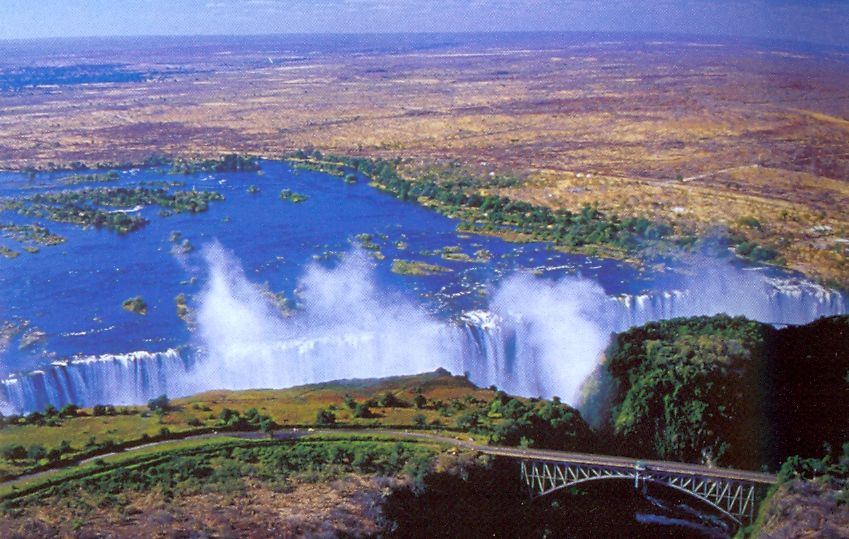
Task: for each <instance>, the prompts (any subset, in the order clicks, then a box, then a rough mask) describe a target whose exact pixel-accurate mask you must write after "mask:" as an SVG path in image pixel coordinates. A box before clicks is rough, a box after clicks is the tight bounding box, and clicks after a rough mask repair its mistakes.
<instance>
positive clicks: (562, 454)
mask: <svg viewBox="0 0 849 539" xmlns="http://www.w3.org/2000/svg"><path fill="white" fill-rule="evenodd" d="M318 434H320V435H343V436H357V435H360V436H389V437H391V438H396V439H408V440H422V441H429V442H434V443H439V444H444V445H450V446H454V447H459V448H463V449H470V450H473V451H478V452H480V453H484V454H486V455H493V456H498V457H508V458H515V459H529V460H537V461H547V462H568V463H573V464H590V465H596V466H607V467H611V468H620V469H629V470H633V469H634V468H636V467H637V466H640V467H644V468H645V469H647V470H657V471H660V472H669V473H676V474H681V475H692V476H694V477H712V478H717V479H730V480H736V481H748V482H751V483H759V484H773V483H775V482H776V476H775V475H773V474H766V473H759V472H750V471H746V470H735V469H732V468H712V467H709V466H700V465H697V464H683V463H678V462H669V461H659V460H638V459H632V458H628V457H616V456H610V455H597V454H594V453H574V452H570V451H555V450H552V449H524V448H519V447H506V446H498V445H481V444H478V443H475V442H474V440H473V439H472V438H469V437H468V436H463V435H462V434H459V435H456V436H454V437H450V436H443V435H438V434H430V433H427V432H415V431H402V430H385V429H344V428H340V429H308V428H300V429H298V428H295V429H285V430H276V431H274V432H273V433H271V438H273V439H276V440H295V439H300V438H304V437H308V436H314V435H318ZM224 437H229V438H243V439H261V438H266V435H263V434H261V433H259V432H256V431H251V432H227V431H222V432H213V433H205V434H198V435H195V436H187V437H185V438H180V439H179V440H200V439H211V438H224ZM172 441H175V440H166V441H162V442H153V443H146V444H141V445H137V446H134V447H130V448H127V449H124V450H123V451H122V453H131V452H133V451H138V450H140V449H144V448H149V447H153V446H158V445H165V444H168V443H170V442H172ZM114 454H116V453H108V454H105V455H98V456H96V457H91V458H89V459H85V460H82V461H79V462H76V463H73V464H71V465H72V466H73V465H79V464H85V463H87V462H90V461H94V460H97V459H101V458H103V457H108V456H110V455H114ZM67 468H68V466H66V467H63V468H56V469H52V470H46V471H42V472H37V473H33V474H28V475H22V476H19V477H16V478H15V479H11V480H9V481H5V482H2V483H0V485H2V486H11V485H17V484H20V483H23V482H25V481H29V480H31V479H35V478H39V477H47V476H49V475H51V474H53V473H55V472H57V471H59V470H64V469H67Z"/></svg>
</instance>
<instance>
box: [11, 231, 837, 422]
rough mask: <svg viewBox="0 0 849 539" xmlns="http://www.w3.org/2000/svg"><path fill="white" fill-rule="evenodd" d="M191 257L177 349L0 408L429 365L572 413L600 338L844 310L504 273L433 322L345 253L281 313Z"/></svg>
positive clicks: (721, 280)
mask: <svg viewBox="0 0 849 539" xmlns="http://www.w3.org/2000/svg"><path fill="white" fill-rule="evenodd" d="M204 258H205V261H206V264H207V266H208V279H207V282H206V286H205V288H204V290H203V292H202V293H201V294H200V297H199V308H198V309H197V312H196V313H195V314H196V320H197V327H198V330H197V332H196V334H195V335H196V340H195V342H193V343H191V345H190V346H187V347H186V349H185V350H180V351H178V350H177V349H169V350H167V351H165V352H158V353H155V352H144V351H140V352H133V353H129V354H114V355H113V354H107V355H99V356H89V357H78V358H75V359H72V360H69V361H63V362H54V363H53V364H52V365H50V366H49V367H47V368H44V369H42V370H39V371H33V372H30V373H27V374H22V375H16V376H13V377H10V378H8V379H6V380H4V381H3V382H2V383H0V399H2V401H4V403H5V404H4V405H3V411H4V413H10V412H22V411H29V410H34V409H41V408H43V407H44V406H45V405H46V404H48V403H51V404H54V405H56V406H61V405H62V404H65V403H68V402H74V403H76V404H79V405H83V406H91V405H93V404H98V403H111V404H131V403H143V402H145V401H147V400H148V399H150V398H153V397H155V396H157V395H160V394H162V393H166V394H168V395H169V396H172V397H176V396H180V395H187V394H191V393H195V392H199V391H204V390H209V389H246V388H273V387H287V386H292V385H297V384H304V383H312V382H320V381H327V380H333V379H341V378H369V377H380V376H390V375H398V374H409V373H418V372H425V371H432V370H434V369H436V368H437V367H444V368H447V369H449V370H451V371H453V372H456V373H462V372H468V373H469V376H470V378H471V380H472V381H473V382H475V383H477V384H479V385H482V386H489V385H493V384H494V385H497V386H498V387H499V388H502V389H504V390H506V391H508V392H510V393H515V394H520V395H526V396H545V397H550V396H552V395H558V396H560V397H562V398H563V399H564V400H565V401H566V402H569V403H572V404H574V403H576V402H577V401H578V400H579V388H580V387H581V385H582V383H583V382H584V380H586V378H587V377H588V376H589V375H590V374H591V373H592V372H593V370H594V369H595V367H596V366H597V364H598V361H599V358H600V356H601V354H602V353H603V350H604V348H605V347H606V345H607V343H608V342H609V337H610V334H611V333H613V332H616V331H621V330H624V329H626V328H628V327H631V326H634V325H640V324H644V323H646V322H648V321H652V320H658V319H666V318H673V317H679V316H693V315H703V314H704V315H710V314H717V313H722V312H724V313H728V314H731V315H744V316H747V317H749V318H752V319H757V320H761V321H766V322H771V323H777V324H795V323H806V322H809V321H811V320H813V319H816V318H818V317H820V316H824V315H831V314H842V313H845V312H846V300H845V298H844V297H843V296H842V295H841V294H839V293H837V292H834V291H832V290H828V289H826V288H823V287H821V286H818V285H815V284H813V283H809V282H806V281H801V280H794V279H791V278H781V279H776V278H769V277H767V276H765V275H764V274H761V273H758V272H743V271H740V270H738V269H734V268H729V267H722V266H720V267H716V268H712V269H710V270H709V271H704V272H702V274H701V275H700V276H699V277H698V278H696V277H694V278H693V279H692V280H691V281H690V282H688V283H684V284H685V287H683V288H674V289H670V290H661V291H654V292H649V293H645V294H637V295H623V294H619V295H609V294H607V293H605V291H604V290H603V289H602V287H601V286H600V285H599V284H598V283H596V282H595V281H592V280H589V279H585V278H580V277H565V278H562V279H560V280H550V279H544V278H541V277H535V276H532V275H530V274H516V275H513V276H511V277H508V278H506V279H504V280H503V281H502V282H501V283H500V284H499V285H497V287H496V288H495V290H494V291H493V293H492V294H491V297H490V300H489V306H488V308H487V309H476V310H470V311H467V312H464V313H461V314H459V315H458V316H456V317H455V318H454V319H453V320H450V321H446V320H442V319H437V318H436V317H434V316H433V315H430V314H428V313H426V312H425V311H424V310H423V309H422V308H421V307H420V306H419V305H417V304H415V303H413V302H412V301H411V300H409V299H407V298H405V297H402V296H399V295H393V294H392V293H390V292H387V291H386V290H383V289H381V288H380V287H379V286H378V284H377V281H376V279H375V276H374V270H373V268H372V266H371V264H370V262H369V259H368V257H366V256H365V255H364V254H363V253H361V252H359V251H354V252H352V253H349V254H348V255H346V256H344V257H343V258H342V260H341V262H340V263H339V264H338V265H337V266H335V267H334V268H326V267H323V266H321V265H318V264H311V265H309V266H308V267H307V268H306V270H305V273H304V275H303V277H302V278H301V280H300V282H299V285H298V292H299V297H298V299H299V309H298V310H297V311H296V313H295V314H294V315H293V316H284V315H283V314H281V313H280V312H279V311H277V309H276V308H275V307H274V305H273V303H272V302H271V301H270V300H269V294H268V291H267V289H266V288H264V287H262V286H259V285H256V284H254V283H252V282H251V281H250V280H248V279H247V277H246V276H245V273H244V271H243V270H242V268H241V266H240V264H239V261H238V260H236V259H235V258H234V257H233V256H232V255H231V254H230V253H229V252H227V251H226V250H225V249H223V248H222V247H221V246H219V245H217V244H213V245H211V246H208V247H207V248H206V249H205V253H204Z"/></svg>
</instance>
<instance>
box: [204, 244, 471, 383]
mask: <svg viewBox="0 0 849 539" xmlns="http://www.w3.org/2000/svg"><path fill="white" fill-rule="evenodd" d="M204 256H205V258H206V260H207V263H208V264H209V281H208V284H207V287H206V289H205V290H204V291H203V293H202V294H201V297H200V307H199V309H198V313H197V320H198V327H199V336H200V338H201V340H202V342H203V348H204V350H205V352H204V356H205V357H204V358H203V359H202V361H201V362H200V363H201V365H200V366H199V367H198V371H197V376H196V378H197V383H198V384H199V385H201V386H203V387H205V388H212V387H226V388H232V389H238V388H251V387H286V386H292V385H297V384H303V383H310V382H319V381H326V380H334V379H340V378H369V377H379V376H389V375H397V374H405V373H416V372H425V371H431V370H434V369H436V368H437V367H439V366H444V367H446V368H455V369H456V367H457V365H456V358H457V357H458V354H457V351H456V350H457V343H456V340H455V334H454V333H453V332H452V331H450V329H449V328H447V327H446V326H445V325H444V324H441V323H439V322H437V321H436V320H434V319H432V318H431V317H429V316H428V315H427V314H425V313H424V312H423V311H421V310H420V309H418V308H416V307H415V306H413V305H412V304H410V303H409V302H407V301H406V300H404V299H403V298H400V297H389V296H387V294H386V293H385V292H384V291H381V290H378V289H377V287H376V285H375V283H374V280H373V275H372V269H371V267H370V265H369V262H368V260H367V258H366V257H365V256H364V255H362V253H359V252H354V253H351V254H348V255H347V256H345V257H344V258H343V260H342V261H341V262H340V263H339V265H338V266H337V267H335V268H332V269H328V268H324V267H321V266H320V265H317V264H313V265H311V266H309V267H308V268H307V269H306V272H305V275H304V277H303V278H302V279H301V281H300V283H299V286H298V288H299V290H300V292H301V293H300V299H301V306H302V308H301V309H299V310H298V311H297V312H296V314H295V315H294V316H292V317H283V316H281V315H280V314H279V313H278V312H277V311H276V310H275V309H274V308H273V307H272V306H271V305H270V303H269V302H268V301H267V296H266V295H265V294H264V293H263V291H262V289H261V288H260V287H259V286H257V285H254V284H253V283H251V282H249V281H248V280H247V279H246V277H245V275H244V272H243V271H242V269H241V267H240V266H239V264H238V262H237V261H236V260H235V259H234V258H233V257H232V255H230V254H229V253H228V252H227V251H225V250H224V249H223V248H222V247H221V246H220V245H217V244H216V245H212V246H209V247H207V248H206V250H205V253H204Z"/></svg>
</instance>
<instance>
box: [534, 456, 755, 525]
mask: <svg viewBox="0 0 849 539" xmlns="http://www.w3.org/2000/svg"><path fill="white" fill-rule="evenodd" d="M521 478H522V481H523V482H524V483H525V485H526V486H527V487H528V490H529V492H530V494H531V496H532V497H539V496H545V495H546V494H550V493H552V492H555V491H557V490H561V489H564V488H569V487H573V486H577V485H580V484H583V483H588V482H591V481H601V480H606V479H624V480H632V481H633V482H634V487H635V488H639V487H640V485H641V484H642V485H645V484H646V483H656V484H660V485H664V486H666V487H669V488H672V489H675V490H678V491H681V492H684V493H686V494H689V495H690V496H693V497H695V498H698V499H700V500H702V501H703V502H705V503H707V504H708V505H710V506H712V507H714V508H715V509H717V510H718V511H720V512H721V513H723V514H724V515H726V516H728V517H729V518H731V519H732V520H733V521H734V522H736V523H737V524H739V525H741V526H742V525H747V524H750V523H751V522H753V520H754V516H755V506H756V504H757V502H758V501H759V498H760V496H759V494H760V492H761V490H762V489H761V487H760V486H759V485H758V484H756V483H752V482H748V481H742V480H737V479H725V478H720V477H708V476H706V475H697V474H682V473H675V472H664V471H659V470H654V469H641V468H640V467H637V466H633V467H632V466H607V465H599V464H584V463H568V462H548V461H536V460H523V461H522V462H521Z"/></svg>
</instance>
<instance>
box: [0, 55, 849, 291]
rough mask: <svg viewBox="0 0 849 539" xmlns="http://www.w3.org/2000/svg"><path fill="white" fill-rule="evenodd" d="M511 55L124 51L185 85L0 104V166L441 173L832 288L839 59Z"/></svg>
mask: <svg viewBox="0 0 849 539" xmlns="http://www.w3.org/2000/svg"><path fill="white" fill-rule="evenodd" d="M527 41H528V42H519V41H517V42H516V43H505V44H504V45H503V46H495V47H493V46H487V47H475V46H473V45H462V46H461V45H456V46H446V47H442V48H435V49H432V50H428V49H426V50H409V51H407V52H394V53H391V54H390V53H381V52H361V53H357V54H351V53H345V54H343V53H340V52H333V51H327V52H316V53H314V54H311V55H308V56H305V57H301V58H297V59H293V60H291V61H288V62H284V63H282V64H281V63H279V62H276V63H275V62H273V61H272V60H271V59H268V61H266V56H265V53H262V52H258V51H257V52H252V51H250V50H243V51H231V54H229V55H223V56H222V55H215V54H210V55H204V56H202V57H201V56H199V57H197V58H195V59H192V58H189V59H186V58H180V59H175V58H169V57H168V56H167V55H166V54H164V53H163V54H161V55H160V56H158V57H152V58H148V57H144V56H143V55H137V56H136V57H133V58H131V60H130V61H129V62H128V63H129V66H128V67H129V68H138V69H141V70H145V69H155V68H157V67H161V66H163V65H175V64H178V65H181V66H183V67H188V68H190V69H192V71H190V72H187V73H184V74H176V75H169V76H167V77H155V78H154V79H153V80H150V81H147V82H138V83H120V84H91V85H79V86H64V87H59V88H35V89H27V90H24V91H22V92H19V93H8V94H0V102H2V104H3V106H2V112H0V167H5V168H20V167H23V166H27V165H35V166H44V165H46V164H47V163H48V162H55V163H70V162H72V161H84V162H86V163H94V162H97V161H104V162H118V161H124V160H138V159H141V158H143V157H145V156H147V155H150V154H152V153H164V154H168V155H181V156H193V157H210V156H216V155H219V154H221V153H224V152H233V151H236V152H245V153H253V154H258V155H263V156H268V157H275V156H280V155H281V154H284V153H286V152H290V151H292V150H295V149H299V148H304V147H315V148H318V149H321V150H322V151H324V152H331V153H339V154H347V155H362V156H368V157H393V158H394V157H402V158H404V159H407V160H408V161H406V165H405V173H406V174H410V175H415V174H416V172H417V170H420V169H422V168H425V167H432V166H434V165H436V166H440V165H441V164H447V163H449V162H452V163H454V162H456V163H460V164H461V165H462V166H464V167H465V168H467V169H468V170H469V171H470V172H472V173H475V174H479V175H488V174H489V173H490V172H495V173H512V174H519V175H521V176H522V177H524V178H526V181H525V182H524V183H523V184H522V186H521V187H518V188H510V189H507V188H505V189H501V191H502V193H501V194H506V195H509V196H512V197H516V198H519V199H522V200H526V201H529V202H533V203H535V204H543V205H547V206H551V207H565V208H569V209H576V208H579V207H581V206H582V205H583V204H586V203H591V204H592V203H595V204H598V206H599V207H600V208H601V209H604V210H607V211H610V212H616V213H618V214H619V215H644V216H648V217H651V218H655V219H660V220H663V221H666V222H669V223H672V224H674V225H676V227H677V228H678V229H681V230H693V231H705V230H707V229H709V228H712V227H722V228H725V229H729V230H733V231H738V232H740V233H741V234H743V235H744V236H746V237H747V238H749V239H751V240H753V241H758V242H760V243H766V244H769V245H772V246H774V247H776V248H777V249H778V250H779V251H780V253H781V255H782V256H783V257H784V258H785V259H786V261H787V265H788V266H790V267H792V268H795V269H799V270H802V271H804V272H806V273H807V274H809V275H813V276H816V277H818V278H820V279H822V280H826V281H829V282H832V283H836V284H839V285H841V286H844V287H849V262H848V260H849V257H847V254H848V253H849V210H847V209H849V120H847V118H849V54H845V53H841V52H839V51H824V52H823V51H820V52H817V53H798V52H792V51H788V50H786V49H783V48H763V47H755V46H751V45H741V44H730V43H721V42H717V43H704V42H702V43H686V42H683V41H681V42H674V43H673V42H651V41H645V40H641V41H637V42H633V43H621V42H616V43H613V42H606V43H587V44H575V43H574V42H566V41H564V42H563V44H562V45H561V46H550V45H551V42H552V39H551V38H548V39H547V40H546V41H545V46H542V45H535V44H534V42H533V40H532V39H530V38H528V40H527ZM554 41H556V40H554ZM51 61H54V62H61V61H65V60H62V59H61V58H60V59H55V58H54V59H53V60H51ZM752 218H754V220H756V221H757V223H759V226H757V227H753V226H751V225H750V224H749V225H746V224H741V223H752V222H753V221H752Z"/></svg>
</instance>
